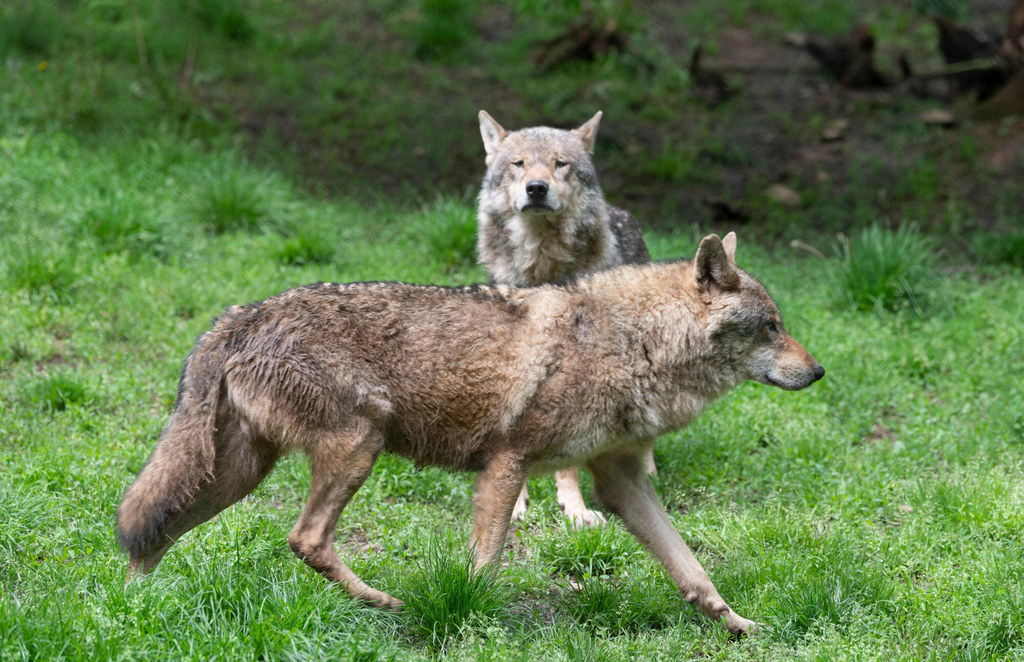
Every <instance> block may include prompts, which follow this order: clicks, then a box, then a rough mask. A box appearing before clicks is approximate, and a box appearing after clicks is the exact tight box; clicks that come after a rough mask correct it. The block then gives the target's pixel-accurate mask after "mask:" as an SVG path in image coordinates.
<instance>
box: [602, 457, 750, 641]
mask: <svg viewBox="0 0 1024 662" xmlns="http://www.w3.org/2000/svg"><path fill="white" fill-rule="evenodd" d="M587 468H588V469H590V471H591V472H592V473H593V474H594V491H595V492H596V493H597V497H598V499H599V500H600V501H601V503H603V504H604V505H605V507H606V508H607V509H608V510H609V511H610V512H613V513H615V514H616V515H618V516H619V517H621V518H622V521H623V522H624V523H625V525H626V528H627V529H629V531H630V533H632V534H633V535H634V536H636V537H637V539H638V540H640V542H642V543H643V544H644V546H645V547H647V549H648V550H650V552H651V553H652V554H654V556H656V557H657V558H658V560H660V561H661V562H662V564H664V566H665V568H666V569H667V570H668V572H669V574H670V575H671V576H672V579H673V581H675V583H676V585H677V586H678V587H679V590H680V591H682V593H683V596H684V598H685V599H686V601H687V602H690V603H693V604H695V605H696V606H697V608H698V609H700V610H701V611H702V612H704V614H705V615H706V616H707V617H708V618H710V619H712V620H715V621H721V622H722V623H723V625H724V626H725V628H726V629H727V630H729V631H730V632H732V633H733V634H735V635H744V634H748V633H750V632H753V631H756V628H757V625H756V623H754V622H753V621H749V620H747V619H745V618H743V617H742V616H740V615H739V614H737V613H736V612H734V611H733V610H732V609H730V608H729V605H727V604H726V603H725V600H723V599H722V596H720V595H719V594H718V589H716V588H715V586H714V584H712V583H711V579H709V578H708V575H707V573H706V572H705V571H704V568H703V567H701V564H700V562H699V561H697V558H696V557H695V556H694V555H693V552H691V551H690V548H689V547H687V546H686V543H685V542H683V539H682V538H681V537H680V536H679V532H678V531H676V529H675V527H674V526H672V522H671V521H669V518H668V514H667V513H666V512H665V509H664V507H663V506H662V505H661V501H659V499H658V495H657V493H656V492H655V491H654V487H653V486H652V485H651V483H650V481H649V480H648V479H647V471H646V468H645V466H644V459H643V457H641V456H639V455H611V454H610V455H602V456H600V457H597V458H595V459H594V460H591V462H590V463H589V464H588V465H587Z"/></svg>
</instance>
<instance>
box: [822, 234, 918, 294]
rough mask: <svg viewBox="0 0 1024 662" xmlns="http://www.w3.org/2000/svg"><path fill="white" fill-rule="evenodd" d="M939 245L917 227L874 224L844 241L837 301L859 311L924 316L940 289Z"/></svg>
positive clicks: (836, 275)
mask: <svg viewBox="0 0 1024 662" xmlns="http://www.w3.org/2000/svg"><path fill="white" fill-rule="evenodd" d="M934 246H935V243H934V241H933V240H932V239H930V238H929V237H925V236H923V235H921V234H920V233H919V232H918V230H917V228H915V227H914V226H912V225H906V224H903V225H900V226H899V228H897V229H896V230H895V231H893V230H889V229H887V228H883V227H882V226H880V225H878V224H874V225H872V226H870V227H868V228H866V229H864V230H861V231H860V232H858V233H856V234H855V235H854V236H853V237H851V238H846V237H841V238H840V242H839V247H838V252H839V254H840V262H839V264H838V265H837V266H836V267H835V268H834V269H833V271H832V274H831V276H832V301H833V303H835V304H836V305H837V306H839V307H843V308H854V309H856V310H865V311H868V310H876V311H877V310H888V311H891V312H895V311H898V310H902V309H909V310H912V311H913V312H915V313H918V314H920V313H922V312H924V310H925V308H926V307H927V305H928V303H929V300H930V299H931V298H932V288H933V287H934V286H935V283H934V281H935V272H934V269H933V268H934V265H935V260H936V255H935V250H934Z"/></svg>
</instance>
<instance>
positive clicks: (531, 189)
mask: <svg viewBox="0 0 1024 662" xmlns="http://www.w3.org/2000/svg"><path fill="white" fill-rule="evenodd" d="M526 195H527V196H528V197H529V198H530V201H531V202H535V201H540V200H543V199H544V198H546V197H547V195H548V183H547V182H545V181H544V180H543V179H534V180H531V181H529V182H526Z"/></svg>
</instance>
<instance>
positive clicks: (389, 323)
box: [117, 234, 824, 633]
mask: <svg viewBox="0 0 1024 662" xmlns="http://www.w3.org/2000/svg"><path fill="white" fill-rule="evenodd" d="M735 247H736V240H735V235H733V234H730V235H728V236H727V237H726V238H725V241H724V242H723V241H722V240H720V239H719V238H718V237H717V236H715V235H710V236H708V237H705V238H704V240H703V241H702V242H701V244H700V247H699V248H698V249H697V254H696V257H695V258H694V260H693V261H692V262H689V261H681V262H674V263H667V264H648V265H639V266H634V265H627V266H622V267H618V268H615V269H608V270H604V271H599V272H596V273H593V274H588V275H584V276H581V277H579V279H578V280H575V281H573V282H569V283H565V284H562V285H542V286H538V287H530V288H522V289H517V288H513V287H509V286H506V285H497V286H486V285H474V286H467V287H461V288H443V287H431V286H419V285H406V284H401V283H350V284H333V283H319V284H316V285H310V286H307V287H299V288H295V289H292V290H288V291H287V292H284V293H283V294H280V295H278V296H275V297H271V298H269V299H267V300H265V301H259V302H256V303H253V304H250V305H247V306H233V307H231V308H229V309H228V310H227V312H225V313H224V314H223V315H222V316H221V317H220V318H218V319H217V321H216V322H215V323H214V325H213V328H212V329H211V330H210V331H207V332H206V333H204V334H203V335H202V336H200V337H199V340H198V341H197V342H196V346H195V348H194V349H193V350H192V353H191V354H189V357H188V359H187V360H186V362H185V368H184V370H183V371H182V375H181V382H180V384H179V386H178V398H177V402H176V403H175V406H174V412H173V413H172V414H171V417H170V420H169V421H168V422H167V426H166V427H165V428H164V431H163V434H162V435H161V436H160V441H159V442H158V444H157V446H156V449H155V450H154V451H153V454H152V456H150V458H149V461H148V462H147V463H146V466H145V467H143V468H142V471H141V472H139V475H138V477H137V478H136V480H135V482H134V483H133V484H132V486H131V487H129V488H128V491H127V492H126V493H125V495H124V500H123V501H122V503H121V507H120V508H119V509H118V516H117V525H118V539H119V540H120V543H121V545H122V546H123V547H124V548H125V549H126V550H127V551H128V554H129V557H130V559H129V573H130V574H134V573H137V572H148V571H149V570H152V569H153V568H154V567H155V566H156V565H157V563H159V561H160V559H161V557H163V555H164V554H165V553H166V552H167V550H168V549H169V548H170V546H171V545H172V544H173V543H174V541H175V540H177V539H178V538H179V537H180V536H181V535H182V534H184V533H186V532H187V531H189V530H191V529H192V528H193V527H195V526H196V525H198V524H200V523H202V522H205V521H206V520H208V519H210V518H211V517H213V516H214V515H216V514H217V513H218V512H220V511H221V510H223V509H224V508H226V507H228V506H230V505H231V504H233V503H234V502H236V501H238V500H239V499H241V498H242V497H244V496H245V495H247V494H249V493H250V492H251V491H252V490H253V489H255V488H256V486H257V485H258V484H259V483H260V481H262V480H263V478H264V477H265V476H266V475H267V473H268V472H269V471H270V469H271V468H272V467H273V466H274V463H275V462H277V460H278V459H279V458H280V457H281V456H282V455H283V454H284V453H287V452H289V451H293V450H303V451H305V452H306V454H307V455H309V458H310V466H311V469H312V474H313V478H312V486H311V489H310V495H309V500H308V501H307V502H306V505H305V508H304V509H303V511H302V514H301V515H300V516H299V520H298V522H297V523H296V524H295V527H294V528H293V529H292V531H291V534H290V535H289V536H288V543H289V545H290V546H291V548H292V550H293V551H294V552H295V554H296V555H297V556H298V557H299V558H301V559H303V560H304V561H305V562H306V563H308V564H309V565H310V566H311V567H313V568H315V569H316V570H318V571H319V572H321V573H323V574H324V575H325V576H327V577H328V578H330V579H333V580H335V581H338V582H340V583H341V584H343V585H344V586H345V587H346V588H347V590H348V591H349V593H351V594H352V596H354V597H357V598H360V599H362V600H364V601H366V602H368V603H370V604H373V605H376V606H380V607H391V608H397V607H400V606H401V605H402V603H401V602H400V601H398V600H396V599H395V598H393V597H391V596H390V595H388V594H387V593H384V592H382V591H379V590H377V589H374V588H371V587H370V586H368V585H367V584H365V583H364V582H363V581H362V580H361V579H360V578H359V577H358V576H356V574H355V573H353V572H352V570H351V569H350V568H349V567H348V566H347V565H346V564H345V563H344V562H343V561H342V560H341V559H340V558H339V557H338V554H337V552H336V551H335V549H334V536H335V528H336V527H337V522H338V517H339V516H340V515H341V512H342V510H343V509H344V508H345V505H346V504H347V503H348V502H349V500H350V499H351V498H352V495H353V494H355V492H356V490H358V489H359V487H360V486H361V485H362V484H363V482H364V481H365V480H366V477H367V476H368V475H369V473H370V469H371V468H372V467H373V464H374V462H375V461H376V459H377V456H378V455H380V453H381V452H382V451H385V450H387V451H390V452H394V453H400V454H402V455H404V456H406V457H409V458H412V459H413V460H415V461H416V462H417V463H419V464H431V465H438V466H443V467H448V468H451V469H456V470H468V471H475V472H477V483H476V493H475V494H474V496H473V513H474V515H473V533H472V537H471V539H470V542H471V544H472V545H473V547H474V549H475V554H476V560H475V565H476V567H478V568H479V567H481V566H483V565H485V564H488V563H491V562H494V561H495V560H496V559H497V557H498V555H499V554H500V553H501V550H502V547H503V546H504V543H505V536H506V534H507V532H508V525H509V520H510V518H511V516H512V509H513V508H514V506H515V503H516V497H517V496H518V495H519V492H520V490H521V489H522V487H523V483H524V482H525V481H526V478H527V476H528V475H530V474H531V473H533V472H538V471H551V470H557V469H565V468H568V467H576V466H581V465H583V466H586V467H587V469H589V470H590V471H591V472H592V473H593V475H594V489H595V492H596V493H597V496H598V498H599V500H600V501H601V502H602V503H603V504H604V505H605V507H607V508H609V509H610V511H611V512H614V513H616V514H618V515H619V517H621V518H622V520H623V522H624V523H625V525H626V527H627V528H628V529H629V530H630V531H631V532H632V533H633V534H634V535H635V536H636V537H637V538H638V539H639V540H640V541H641V542H642V543H643V544H644V545H645V546H646V547H647V549H648V550H650V551H651V553H652V554H654V555H655V556H656V557H657V558H658V559H660V560H661V562H662V563H663V564H664V565H665V567H666V568H667V570H668V572H669V574H670V575H671V577H672V579H673V580H674V581H675V583H676V584H677V585H678V586H679V589H680V590H681V591H682V593H683V596H684V597H685V599H686V600H687V601H688V602H692V603H694V604H696V605H697V607H698V608H700V610H701V611H702V612H703V613H704V614H706V615H707V616H708V617H710V618H712V619H715V620H719V619H721V620H723V621H724V625H725V627H727V628H728V629H729V630H730V631H732V632H734V633H744V632H747V631H748V630H749V629H750V627H751V626H752V623H751V621H748V620H747V619H745V618H743V617H741V616H739V615H738V614H736V613H735V612H734V611H732V610H731V609H730V608H729V606H728V605H727V604H726V603H725V601H724V600H723V599H722V598H721V596H720V595H719V594H718V591H717V590H716V589H715V587H714V585H713V584H712V583H711V580H710V579H709V578H708V576H707V574H706V573H705V572H704V569H703V568H702V567H701V565H700V563H699V562H698V561H697V559H696V558H695V557H694V556H693V554H692V553H691V552H690V550H689V548H688V547H687V546H686V544H685V543H684V542H683V540H682V538H680V537H679V534H678V533H677V532H676V530H675V528H673V526H672V524H671V522H670V520H669V518H668V515H667V514H666V513H665V510H664V508H662V506H661V504H660V503H659V501H658V496H657V494H656V493H655V491H654V488H653V487H652V486H651V484H650V481H649V480H648V479H647V475H646V473H645V470H644V462H643V457H644V454H645V453H647V452H648V451H649V450H650V448H651V444H652V443H653V441H654V438H655V437H657V436H658V435H660V434H662V433H664V432H666V431H668V430H671V429H674V428H678V427H681V426H683V425H686V424H687V423H688V422H690V421H691V420H693V419H694V418H695V417H696V416H697V415H698V414H699V413H700V412H701V410H702V409H703V408H704V407H705V406H706V405H707V404H708V403H710V402H711V401H712V400H714V399H715V398H717V397H718V396H720V395H722V394H723V393H725V392H726V391H728V390H729V389H730V388H732V387H733V386H735V385H736V384H739V383H740V382H742V381H744V380H747V379H753V380H756V381H759V382H761V383H763V384H770V385H772V386H778V387H780V388H784V389H789V390H796V389H802V388H804V387H807V386H809V385H810V384H812V383H813V382H814V381H816V380H818V379H820V378H821V376H822V375H823V374H824V370H823V369H822V367H821V365H819V364H818V362H817V361H815V360H814V358H813V357H812V356H811V355H810V354H809V353H808V352H807V350H805V349H804V348H803V347H801V346H800V344H799V343H798V342H797V341H796V340H794V339H793V338H792V337H790V336H789V335H788V334H787V333H786V331H785V329H784V327H783V326H782V320H781V318H780V316H779V311H778V308H777V307H776V306H775V303H774V302H773V301H772V299H771V298H770V297H769V296H768V293H767V292H766V291H765V289H764V288H763V287H762V286H761V284H760V283H758V282H757V280H755V279H754V278H753V277H751V276H749V275H748V274H747V273H746V272H744V271H742V270H741V269H740V268H739V267H737V266H736V264H735V262H734V254H735Z"/></svg>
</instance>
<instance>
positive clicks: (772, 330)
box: [767, 322, 779, 336]
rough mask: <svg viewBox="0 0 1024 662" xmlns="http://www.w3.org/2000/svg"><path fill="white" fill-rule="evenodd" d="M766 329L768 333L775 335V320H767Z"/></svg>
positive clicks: (777, 326)
mask: <svg viewBox="0 0 1024 662" xmlns="http://www.w3.org/2000/svg"><path fill="white" fill-rule="evenodd" d="M767 329H768V333H770V334H772V335H773V336H774V335H776V334H777V333H778V332H779V325H778V324H776V323H775V322H768V326H767Z"/></svg>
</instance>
